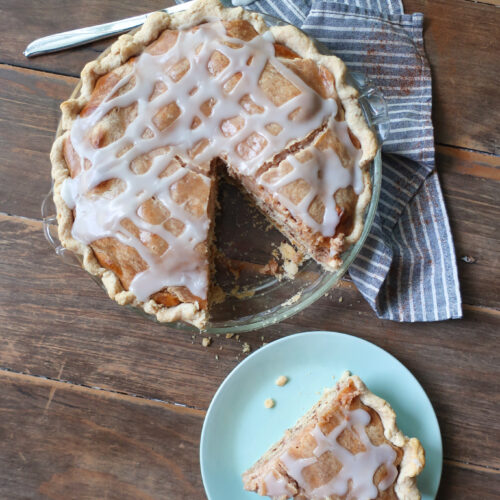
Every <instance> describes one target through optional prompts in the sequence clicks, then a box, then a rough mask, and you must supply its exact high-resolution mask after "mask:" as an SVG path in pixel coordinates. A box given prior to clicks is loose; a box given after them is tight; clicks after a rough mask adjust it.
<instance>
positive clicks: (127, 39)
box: [51, 0, 378, 328]
mask: <svg viewBox="0 0 500 500" xmlns="http://www.w3.org/2000/svg"><path fill="white" fill-rule="evenodd" d="M214 18H216V19H218V20H222V21H232V20H245V21H247V22H249V23H250V24H251V25H252V26H253V28H254V29H255V30H256V31H257V32H258V33H259V34H262V33H264V32H266V31H268V30H269V31H270V32H271V33H272V35H273V36H274V40H275V42H276V43H281V44H283V45H284V46H285V47H287V48H289V49H290V50H292V51H293V52H295V53H296V54H297V55H298V56H299V57H301V58H303V59H311V60H313V61H314V62H315V63H316V64H317V65H321V66H324V67H325V68H327V70H329V71H330V72H331V74H332V75H333V77H334V80H335V82H334V88H335V91H336V93H337V95H338V97H339V99H340V101H341V104H342V107H343V109H344V111H345V122H346V123H347V125H348V127H349V129H350V130H351V131H352V133H353V134H354V135H355V137H356V138H357V139H358V141H359V142H360V144H361V150H362V157H361V159H360V162H359V164H360V167H361V168H362V175H363V182H364V186H363V191H362V192H361V193H360V194H359V195H358V197H357V201H356V205H355V207H354V213H353V221H352V230H351V232H350V233H349V234H348V235H347V236H345V237H343V235H342V241H343V244H342V248H347V247H348V246H350V245H351V244H352V243H354V242H355V241H357V239H358V238H359V236H360V234H361V232H362V228H363V215H364V210H365V208H366V206H367V204H368V203H369V200H370V197H371V181H370V174H369V170H368V168H367V167H368V165H369V164H370V162H371V161H372V160H373V158H374V157H375V154H376V151H377V148H378V145H377V141H376V138H375V136H374V134H373V132H372V131H371V129H370V128H369V127H368V125H367V123H366V121H365V119H364V116H363V113H362V111H361V108H360V105H359V103H358V101H357V97H358V92H357V91H356V90H355V89H354V88H352V87H351V86H349V85H348V84H347V83H346V79H345V76H346V71H347V69H346V66H345V64H344V63H343V62H342V61H341V60H340V59H339V58H337V57H336V56H333V55H331V56H325V55H322V54H320V53H319V52H318V51H317V49H316V47H315V46H314V43H313V42H312V40H311V39H310V38H309V37H307V35H305V34H304V33H303V32H301V31H300V30H298V29H297V28H295V27H293V26H290V25H287V26H279V27H277V26H274V27H270V28H269V27H268V26H267V25H266V23H265V22H264V20H263V18H262V16H260V15H259V14H257V13H254V12H249V11H246V10H244V9H242V8H240V7H237V8H224V7H223V6H222V4H220V3H219V1H218V0H208V1H202V0H200V1H198V2H196V3H194V4H193V5H192V7H190V8H189V9H188V10H186V11H182V12H179V13H175V14H172V15H168V14H166V13H163V12H158V13H154V14H152V15H150V16H149V17H148V19H147V20H146V22H145V23H144V25H143V26H142V27H141V28H140V29H139V30H138V31H137V32H136V33H135V34H133V35H128V34H127V35H123V36H121V37H120V38H119V39H118V40H117V41H116V42H115V43H114V44H113V45H112V46H111V47H110V50H109V52H108V53H107V54H106V55H104V56H103V57H101V58H99V59H97V60H95V61H92V62H90V63H88V64H87V65H86V66H85V68H84V69H83V71H82V74H81V89H80V93H79V95H78V96H77V97H76V98H72V99H69V100H67V101H66V102H64V103H63V104H62V105H61V110H62V120H61V126H62V133H61V135H60V136H59V137H58V138H57V139H56V141H55V142H54V144H53V147H52V150H51V163H52V178H53V182H54V186H53V189H54V202H55V205H56V208H57V220H58V230H59V238H60V241H61V243H62V244H63V246H64V247H66V248H67V249H69V250H70V251H72V252H74V253H75V254H78V255H80V256H82V260H83V263H82V264H83V267H84V269H86V270H87V271H88V272H90V273H91V274H93V275H95V276H98V277H99V278H101V281H102V283H103V285H104V287H105V289H106V291H107V292H108V295H109V296H110V298H112V299H113V300H115V301H116V302H117V303H119V304H121V305H127V304H129V305H134V306H137V307H140V308H142V309H143V310H144V311H145V312H146V313H148V314H153V315H155V316H156V318H157V320H158V321H160V322H169V323H170V322H175V321H185V322H187V323H191V324H193V325H194V326H196V327H198V328H203V326H204V325H205V324H206V321H207V318H208V312H207V311H208V309H207V304H206V303H205V304H204V305H203V304H200V302H199V301H197V300H193V301H189V300H187V301H186V302H183V301H180V303H176V304H174V305H165V304H162V303H158V302H157V301H155V300H153V299H151V298H150V299H149V300H147V301H143V302H141V301H139V300H138V299H137V297H136V296H135V295H134V294H133V293H132V292H131V291H130V290H128V289H126V288H125V287H124V286H123V284H122V282H121V280H120V278H119V277H118V275H117V274H116V273H115V272H114V271H112V270H110V269H107V268H105V267H103V266H102V265H101V264H100V262H99V261H98V259H97V258H96V255H95V253H94V251H93V250H92V248H91V247H90V245H87V244H85V243H82V242H81V241H79V240H77V239H75V238H74V237H73V235H72V227H73V220H74V218H73V213H72V209H71V208H70V207H68V205H67V204H66V202H65V200H64V198H63V196H62V193H61V190H62V185H63V183H64V181H65V180H66V179H67V178H69V177H71V175H70V171H69V167H68V165H67V163H66V160H65V155H64V144H65V141H66V140H67V139H68V137H69V135H70V131H71V127H72V125H73V123H74V122H75V120H76V119H77V117H78V116H79V114H80V112H81V111H82V109H83V108H84V107H85V106H86V104H87V103H88V102H89V101H90V99H91V96H92V93H93V91H94V89H95V87H96V83H97V81H98V79H99V78H100V77H101V76H104V75H106V74H107V73H109V72H111V71H113V70H114V69H116V68H118V67H120V66H121V65H123V64H125V63H126V62H127V61H129V60H130V59H131V58H132V57H134V56H137V55H139V54H141V53H142V52H143V51H144V50H145V48H146V47H147V46H148V45H150V44H151V43H152V42H154V41H155V40H156V39H157V38H158V37H159V35H160V34H161V33H162V32H163V31H164V30H167V29H176V28H179V27H185V26H196V25H199V24H201V23H203V22H204V21H205V20H207V19H210V20H211V19H214ZM330 120H333V117H332V118H331V119H330ZM295 142H296V143H298V142H300V139H297V141H295ZM291 147H293V143H289V144H288V146H287V149H290V148H291ZM211 196H212V197H213V196H214V194H213V190H212V195H211ZM210 203H212V202H209V204H210ZM207 210H209V208H207ZM264 211H265V210H264ZM268 215H270V216H271V219H272V220H273V221H274V222H275V224H276V225H277V226H278V227H280V228H281V230H282V231H283V232H284V233H285V234H286V235H287V236H288V237H289V238H290V239H291V240H292V241H293V242H294V243H295V244H297V245H298V246H299V247H300V248H302V249H304V245H303V244H301V242H300V241H298V240H297V238H294V237H293V235H292V234H290V232H289V231H287V230H286V228H284V227H283V224H282V223H281V222H280V220H277V218H276V217H273V214H269V213H268ZM212 219H213V218H212ZM212 225H213V224H212ZM212 229H213V228H212ZM212 229H211V230H210V231H212ZM209 234H210V232H209ZM333 239H334V238H332V240H333ZM207 245H208V247H207V251H209V250H210V248H209V247H210V245H211V242H207ZM339 264H340V260H339V258H338V256H335V258H334V259H333V260H332V261H331V262H330V263H328V264H323V265H324V266H325V267H326V268H328V269H330V270H332V269H335V268H336V267H338V265H339ZM208 300H209V299H208ZM177 302H178V301H177Z"/></svg>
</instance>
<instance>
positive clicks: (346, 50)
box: [233, 0, 462, 321]
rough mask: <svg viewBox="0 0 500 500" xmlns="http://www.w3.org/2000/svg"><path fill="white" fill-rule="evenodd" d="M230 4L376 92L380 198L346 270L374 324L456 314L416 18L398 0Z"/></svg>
mask: <svg viewBox="0 0 500 500" xmlns="http://www.w3.org/2000/svg"><path fill="white" fill-rule="evenodd" d="M233 4H234V5H246V6H248V8H249V9H251V10H257V11H260V12H265V13H267V14H271V15H273V16H276V17H279V18H281V19H283V20H285V21H287V22H289V23H291V24H294V25H296V26H298V27H300V28H301V29H303V30H304V31H305V32H307V33H308V34H310V35H311V36H312V37H314V38H315V39H316V40H318V41H319V42H321V43H322V44H323V45H324V46H326V47H327V48H328V49H329V50H331V51H332V53H334V54H337V55H338V56H339V57H341V58H342V59H343V60H344V61H345V63H346V64H347V66H348V67H349V68H350V69H351V70H352V71H355V72H363V73H365V75H366V76H367V77H368V78H369V79H370V80H371V81H372V82H373V83H374V84H375V86H377V87H378V88H379V89H380V90H381V91H382V92H383V94H384V97H385V99H386V101H387V104H388V110H389V116H390V123H391V131H390V134H389V136H388V137H387V138H386V140H385V142H384V144H383V148H382V152H383V155H382V158H383V160H382V163H383V179H382V189H381V196H380V202H379V206H378V211H377V214H376V217H375V222H374V224H373V227H372V230H371V232H370V235H369V236H368V238H367V240H366V243H365V245H364V247H363V249H362V250H361V252H360V254H359V256H358V257H357V259H356V260H355V261H354V262H353V264H352V265H351V267H350V268H349V273H350V275H351V278H352V280H353V281H354V283H355V284H356V286H357V287H358V289H359V291H360V292H361V293H362V295H363V296H364V297H365V299H366V300H367V301H368V302H369V304H370V305H371V307H372V308H373V309H374V310H375V312H376V313H377V315H378V316H379V317H380V318H384V319H391V320H395V321H438V320H444V319H449V318H460V317H461V316H462V303H461V296H460V289H459V282H458V274H457V266H456V257H455V250H454V246H453V239H452V235H451V231H450V226H449V223H448V217H447V214H446V208H445V205H444V200H443V195H442V192H441V187H440V184H439V179H438V176H437V173H436V169H435V162H434V134H433V126H432V120H431V109H432V86H431V75H430V69H429V64H428V62H427V58H426V55H425V51H424V44H423V38H422V28H423V15H422V14H411V15H408V14H404V11H403V5H402V3H401V1H400V0H336V1H335V0H330V1H320V0H312V1H310V0H258V1H248V0H233Z"/></svg>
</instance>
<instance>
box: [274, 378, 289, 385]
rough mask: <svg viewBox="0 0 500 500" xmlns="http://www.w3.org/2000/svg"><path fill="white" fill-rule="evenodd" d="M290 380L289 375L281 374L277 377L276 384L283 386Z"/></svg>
mask: <svg viewBox="0 0 500 500" xmlns="http://www.w3.org/2000/svg"><path fill="white" fill-rule="evenodd" d="M287 382H288V377H285V375H280V376H279V377H278V378H277V379H276V382H275V384H276V385H277V386H279V387H283V386H284V385H285V384H286V383H287Z"/></svg>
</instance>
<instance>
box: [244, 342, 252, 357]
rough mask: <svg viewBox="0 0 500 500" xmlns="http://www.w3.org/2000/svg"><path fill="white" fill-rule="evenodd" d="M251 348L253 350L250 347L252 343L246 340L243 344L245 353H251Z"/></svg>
mask: <svg viewBox="0 0 500 500" xmlns="http://www.w3.org/2000/svg"><path fill="white" fill-rule="evenodd" d="M251 350H252V349H251V348H250V345H249V344H248V343H247V342H245V343H244V344H243V349H242V351H243V353H244V354H247V353H249V352H250V351H251Z"/></svg>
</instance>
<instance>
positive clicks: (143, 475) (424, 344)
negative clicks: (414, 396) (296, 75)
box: [0, 0, 500, 500]
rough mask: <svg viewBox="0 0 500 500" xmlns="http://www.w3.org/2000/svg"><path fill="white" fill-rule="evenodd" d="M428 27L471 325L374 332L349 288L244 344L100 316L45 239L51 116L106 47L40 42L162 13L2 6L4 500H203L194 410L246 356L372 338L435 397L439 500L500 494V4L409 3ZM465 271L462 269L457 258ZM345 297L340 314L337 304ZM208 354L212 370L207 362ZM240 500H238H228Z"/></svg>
mask: <svg viewBox="0 0 500 500" xmlns="http://www.w3.org/2000/svg"><path fill="white" fill-rule="evenodd" d="M404 3H405V7H406V10H407V12H416V11H421V12H424V13H425V18H426V36H425V40H426V47H427V51H428V54H429V57H430V60H431V63H432V69H433V77H434V121H435V124H436V141H437V165H438V171H439V175H440V178H441V180H442V184H443V189H444V193H445V197H446V202H447V206H448V210H449V215H450V219H451V226H452V231H453V234H454V237H455V242H456V249H457V255H458V258H459V261H458V263H459V274H460V279H461V284H462V293H463V300H464V318H463V319H462V320H459V321H446V322H441V323H429V324H397V323H392V322H389V321H381V320H378V319H377V318H376V317H375V315H374V313H373V312H372V311H371V309H370V308H369V306H368V304H367V303H366V302H365V301H364V300H363V299H362V297H361V295H360V294H359V293H358V292H357V290H356V289H355V288H354V286H353V285H352V284H351V283H350V282H349V281H343V282H342V283H341V286H340V287H339V288H338V289H336V290H334V291H333V292H332V293H331V294H329V295H328V296H326V297H324V298H322V299H321V300H319V301H318V302H317V303H316V304H314V305H313V306H311V307H310V308H309V309H307V310H305V311H304V312H303V313H301V314H299V315H298V316H296V317H294V318H292V319H290V320H288V321H285V322H283V323H282V324H279V325H276V326H272V327H270V328H267V329H265V330H262V331H259V332H257V333H248V334H244V335H241V337H240V340H239V341H237V340H235V339H234V338H233V339H226V338H222V337H220V338H217V337H215V338H214V342H213V344H212V345H211V346H210V347H208V348H204V347H202V346H201V337H200V336H194V337H192V336H191V335H190V334H186V333H181V332H176V331H172V330H171V329H169V328H167V327H165V326H162V325H158V324H155V323H153V322H150V321H148V320H146V319H144V318H143V317H141V316H139V315H136V314H134V313H133V312H132V311H130V310H126V309H123V308H121V307H119V306H117V305H115V304H114V303H113V302H112V301H110V300H107V299H105V296H104V293H103V292H102V291H101V290H100V289H99V288H97V287H96V285H95V283H94V282H93V281H92V280H91V279H89V277H88V275H86V274H85V273H84V272H83V271H80V270H78V269H73V268H70V267H68V266H65V265H63V264H61V262H60V261H59V260H58V259H57V257H56V256H55V255H54V253H53V251H52V250H51V249H50V248H49V246H48V245H47V243H46V242H45V240H44V237H43V235H42V231H41V228H42V224H41V220H40V219H41V216H40V204H41V201H42V199H43V197H44V195H45V194H46V193H47V191H48V190H49V188H50V167H49V158H48V153H49V149H50V146H51V142H52V139H53V136H54V133H55V130H56V125H57V122H58V119H59V104H60V102H61V101H63V100H64V99H65V98H67V97H68V96H69V94H70V93H71V91H72V89H73V88H74V86H75V85H76V83H77V78H78V74H79V72H80V70H81V68H82V66H83V64H84V63H85V62H87V61H89V60H91V59H94V58H95V57H96V56H97V54H98V53H99V51H101V50H102V49H103V48H104V47H105V46H106V45H107V43H108V42H103V43H97V44H94V45H91V46H88V47H85V48H81V49H77V50H72V51H67V52H64V53H61V54H57V55H48V56H44V57H39V58H35V59H32V60H27V59H25V58H24V56H23V55H22V50H23V49H24V47H25V46H26V45H27V43H28V42H29V41H31V40H32V39H34V38H37V37H40V36H43V35H47V34H50V33H54V32H59V31H63V30H67V29H71V28H75V27H78V26H86V25H92V24H97V23H101V22H105V21H110V20H115V19H119V18H122V17H127V16H132V15H136V14H139V13H143V12H148V11H151V10H155V9H156V8H159V7H163V6H164V4H163V3H162V2H159V1H155V0H143V1H141V2H137V1H132V0H109V1H106V2H102V1H100V0H86V1H83V0H59V1H58V0H46V1H44V2H30V1H27V0H2V2H1V3H0V13H1V15H0V18H1V19H2V21H3V22H2V30H1V31H0V47H1V49H0V53H1V55H0V63H1V64H0V79H1V80H0V143H1V145H0V179H1V180H0V228H1V229H0V244H1V246H0V249H1V253H0V384H1V386H0V498H1V499H5V500H14V499H38V498H50V499H61V500H67V499H101V498H108V499H120V500H124V499H166V498H168V499H173V500H176V499H185V498H193V499H194V498H196V499H198V498H204V497H205V495H204V491H203V486H202V482H201V477H200V472H199V465H198V445H199V436H200V431H201V427H202V423H203V418H204V415H205V411H206V409H207V407H208V405H209V403H210V400H211V398H212V396H213V394H214V392H215V390H216V389H217V387H218V386H219V384H220V383H221V382H222V380H223V379H224V378H225V377H226V375H227V374H228V373H229V372H230V371H231V370H232V369H233V368H234V367H235V366H236V365H237V364H238V362H239V361H240V360H241V359H242V357H243V354H242V343H243V342H248V343H249V344H250V345H251V346H252V349H253V350H255V349H257V348H259V346H260V345H261V344H262V341H261V335H263V336H264V339H265V341H267V342H270V341H273V340H275V339H277V338H280V337H283V336H285V335H289V334H292V333H295V332H299V331H303V330H321V329H328V330H337V331H341V332H349V333H352V334H355V335H358V336H360V337H362V338H365V339H367V340H369V341H371V342H374V343H375V344H377V345H379V346H381V347H382V348H384V349H386V350H387V351H389V352H390V353H392V354H394V355H395V356H396V357H397V358H398V359H400V360H401V361H402V362H403V363H404V364H405V365H406V366H407V367H408V368H409V369H410V370H411V371H412V372H413V373H414V374H415V375H416V377H417V378H418V379H419V380H420V382H421V383H422V385H423V386H424V388H425V390H426V391H427V393H428V394H429V396H430V398H431V400H432V403H433V405H434V407H435V409H436V412H437V414H438V417H439V421H440V424H441V429H442V434H443V439H444V456H445V462H444V473H443V479H442V483H441V489H440V494H439V498H450V499H466V498H472V499H481V500H483V499H488V498H498V495H499V492H500V451H499V443H500V420H499V417H498V414H499V411H500V406H499V371H498V367H499V363H500V355H499V342H498V335H499V333H500V260H499V230H500V221H499V216H500V212H499V210H498V207H499V198H500V195H499V189H500V169H499V167H500V161H499V157H498V154H499V150H498V139H499V136H500V134H499V123H500V116H499V102H500V101H499V85H498V83H499V82H498V75H499V71H500V67H499V62H500V56H499V54H500V44H499V42H500V37H499V35H500V33H499V28H498V26H499V23H500V16H499V11H498V9H497V7H496V6H495V4H496V5H498V4H499V2H498V0H489V1H488V0H483V2H479V3H478V2H472V1H466V0H433V1H424V0H405V1H404ZM464 256H469V257H472V258H473V260H474V262H472V263H467V262H464V260H462V257H464ZM340 297H343V301H342V303H340V301H339V298H340ZM216 355H218V359H216ZM235 500H236V499H235Z"/></svg>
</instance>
